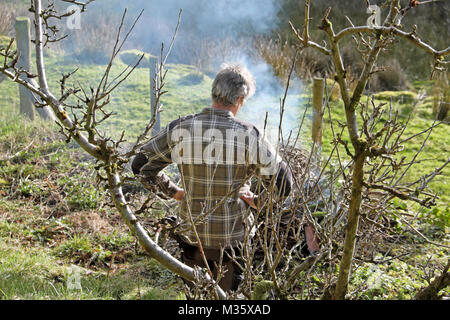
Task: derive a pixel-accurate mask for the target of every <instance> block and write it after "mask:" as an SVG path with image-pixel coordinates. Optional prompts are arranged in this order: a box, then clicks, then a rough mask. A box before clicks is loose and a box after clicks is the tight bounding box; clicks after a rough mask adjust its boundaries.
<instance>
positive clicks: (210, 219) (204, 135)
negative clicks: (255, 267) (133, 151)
mask: <svg viewBox="0 0 450 320" xmlns="http://www.w3.org/2000/svg"><path fill="white" fill-rule="evenodd" d="M142 151H143V154H145V158H146V159H145V160H142V161H140V164H141V165H140V166H139V165H138V164H137V163H136V162H137V161H135V162H134V163H133V165H134V167H133V170H134V171H135V173H136V172H138V171H140V173H141V175H142V179H143V180H145V179H146V177H147V178H152V177H155V176H156V173H157V172H159V171H160V170H161V169H162V168H164V167H165V166H167V165H168V164H169V163H171V162H175V163H177V165H178V169H179V171H180V174H181V180H182V181H181V183H182V185H183V187H184V188H185V192H186V193H185V196H184V198H183V199H182V201H181V208H180V215H179V217H180V218H181V221H183V222H185V223H186V224H187V225H189V224H190V222H191V217H192V220H193V221H194V222H195V227H196V231H197V233H198V235H199V238H200V240H201V242H202V246H204V247H206V248H220V247H221V246H222V247H228V246H235V245H236V241H242V240H243V239H244V236H245V232H246V231H245V230H247V232H248V231H249V229H246V228H245V224H247V225H249V224H251V221H252V218H253V217H252V214H251V212H250V210H249V206H248V205H247V204H246V203H245V202H244V201H243V200H242V199H241V198H240V195H242V194H244V193H245V192H247V191H248V190H249V188H250V178H251V177H252V176H254V175H260V176H261V174H262V178H263V180H265V181H266V183H267V182H268V181H270V179H271V178H272V177H273V175H274V174H276V173H277V170H279V169H280V167H279V166H277V165H279V164H280V161H281V159H280V158H279V157H277V155H276V153H275V151H274V149H273V148H272V147H271V146H270V144H269V143H268V142H267V141H266V140H265V139H264V138H263V137H262V136H261V134H260V133H259V131H258V129H256V128H255V127H254V126H253V125H251V124H250V123H247V122H244V121H241V120H239V119H237V118H235V117H234V115H233V113H232V112H230V111H227V110H219V109H215V108H205V109H203V111H202V112H201V113H198V114H195V115H191V116H187V117H183V118H180V119H178V120H174V121H172V122H171V123H170V124H169V125H168V126H167V127H166V128H165V129H163V130H162V131H161V132H160V133H159V134H158V135H157V136H155V137H154V138H153V139H152V140H151V141H150V142H149V143H147V144H146V145H145V146H144V147H143V149H142ZM144 162H145V163H144ZM139 167H140V168H139ZM281 167H282V169H283V170H282V171H285V170H286V167H285V165H284V166H281ZM139 169H140V170H139ZM261 169H263V170H261ZM282 173H283V176H284V172H282ZM158 180H159V181H157V182H156V183H157V184H159V185H162V189H163V191H165V192H166V193H169V194H170V189H171V187H172V186H171V182H170V180H169V179H167V177H165V176H161V174H159V179H158ZM153 183H155V182H153ZM144 184H145V183H144ZM289 189H290V188H289ZM186 229H189V227H187V228H186ZM181 236H182V237H183V239H184V240H186V241H187V242H188V243H191V244H195V243H196V242H197V241H196V237H195V233H194V232H193V230H190V231H187V232H185V233H183V234H182V235H181Z"/></svg>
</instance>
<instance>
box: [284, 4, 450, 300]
mask: <svg viewBox="0 0 450 320" xmlns="http://www.w3.org/2000/svg"><path fill="white" fill-rule="evenodd" d="M310 2H311V1H310V0H306V1H305V19H304V26H303V30H302V32H300V31H298V30H297V29H296V28H295V27H294V26H293V25H292V24H291V28H292V30H293V32H294V33H295V35H296V36H297V38H298V40H299V45H300V46H301V47H302V48H306V47H312V48H314V49H316V50H318V51H320V52H321V53H323V54H325V55H327V56H330V57H331V58H332V63H333V66H334V69H335V81H336V82H337V84H338V85H339V89H340V93H341V98H342V101H343V102H344V109H345V116H346V124H345V125H346V128H347V130H348V134H349V137H350V142H351V146H352V148H353V150H354V151H353V152H351V151H350V149H349V148H348V145H347V142H346V141H340V143H342V144H344V146H345V148H346V150H347V152H348V154H349V155H350V156H351V159H352V161H353V164H352V166H353V167H352V179H351V184H350V185H349V188H351V196H350V202H349V207H348V213H347V214H348V221H347V224H346V232H345V243H344V252H343V254H342V259H341V262H340V268H339V277H338V280H337V283H336V289H335V291H334V293H333V298H334V299H344V297H345V295H346V293H347V288H348V281H349V276H350V270H351V265H352V260H353V253H354V248H355V241H356V233H357V230H358V225H359V220H360V216H361V204H362V200H363V190H364V189H369V190H383V191H385V192H387V193H389V194H391V195H392V196H394V197H399V198H401V199H404V200H406V199H408V200H413V201H416V202H418V203H420V204H421V205H424V206H429V205H432V202H433V197H429V196H427V197H426V198H425V199H423V200H420V199H419V198H418V195H419V194H420V193H421V191H423V189H424V188H425V185H423V186H422V187H421V188H418V189H416V190H415V191H414V190H411V189H408V188H406V187H403V188H402V187H401V186H400V185H399V183H400V181H401V178H402V177H403V176H404V174H405V173H406V171H407V170H408V169H409V168H410V167H411V165H412V163H411V164H409V166H408V167H407V169H406V170H404V171H403V173H401V174H400V177H399V178H398V179H397V180H395V179H394V177H395V175H394V177H392V178H391V179H386V178H378V179H377V178H375V176H374V175H372V174H371V175H370V177H369V179H367V176H366V175H365V170H367V163H368V162H370V161H371V160H370V159H374V158H379V157H382V158H384V159H385V160H383V163H384V162H385V161H391V164H392V170H393V171H391V172H396V171H398V170H395V169H396V168H395V166H397V167H398V166H399V163H395V160H393V159H392V158H390V157H391V156H392V154H393V153H396V150H395V147H398V146H396V145H390V144H388V143H387V141H388V140H389V139H387V137H389V136H392V134H394V133H395V132H399V131H400V130H402V129H401V128H399V127H397V128H396V126H395V125H393V122H391V123H387V124H386V125H385V126H383V127H382V128H381V129H380V130H378V131H372V130H373V129H374V127H375V124H376V121H375V120H376V118H377V115H379V114H380V112H381V108H382V106H378V107H375V106H374V109H373V110H374V111H373V112H372V114H371V115H368V114H365V112H366V111H365V110H364V105H363V104H362V103H361V97H362V95H363V93H364V90H365V88H366V85H367V82H368V79H369V77H370V76H371V75H372V74H373V73H374V72H377V66H376V62H377V58H378V56H379V54H380V52H381V51H383V50H385V49H387V48H388V47H389V45H391V44H392V42H393V41H394V40H395V39H396V38H404V39H406V40H408V41H409V42H410V43H411V44H413V45H415V46H417V47H419V48H421V49H423V50H424V51H426V52H427V53H429V54H430V55H431V56H432V58H433V59H434V68H433V70H432V73H434V72H435V71H439V70H442V68H443V67H444V66H445V65H446V64H448V61H445V57H446V56H448V55H449V54H450V47H448V48H446V49H443V50H435V49H434V48H432V47H431V46H430V45H429V44H427V43H426V42H424V41H423V40H422V39H420V37H419V36H418V35H417V33H416V28H414V30H412V31H410V32H407V31H404V30H402V29H401V22H402V19H403V18H404V16H405V15H406V14H407V12H408V11H409V10H410V9H412V8H414V7H415V6H417V5H420V4H426V3H429V2H430V1H424V2H422V3H421V2H419V1H409V3H408V5H407V6H406V7H404V8H402V7H401V5H400V1H399V0H390V1H386V6H388V14H387V16H386V18H385V20H384V22H383V23H382V25H371V26H369V25H365V26H354V25H353V24H352V22H351V21H350V19H349V23H350V24H351V26H350V27H348V28H345V29H343V30H341V31H339V32H337V33H336V32H335V30H334V29H333V25H332V23H331V21H330V19H329V14H330V12H331V7H330V8H328V10H327V11H326V12H325V15H324V17H323V19H322V22H321V25H320V26H319V29H321V30H323V31H324V32H325V33H326V35H327V43H326V44H325V45H322V44H318V43H316V42H314V41H312V40H311V39H310V36H309V28H310V18H309V9H310ZM367 4H368V5H369V1H367ZM347 36H352V37H353V38H354V40H355V44H356V49H357V50H358V51H359V52H360V53H361V57H362V59H363V61H364V68H363V70H362V71H361V74H360V75H359V79H358V82H357V85H356V87H355V89H354V91H353V92H350V88H349V83H348V82H347V79H346V69H345V65H344V64H343V59H342V55H341V51H340V47H339V42H340V41H341V40H342V39H343V38H344V37H347ZM358 109H360V110H361V109H362V110H361V111H360V116H359V115H358ZM358 120H362V122H363V127H362V130H361V129H360V125H359V124H358ZM383 140H384V141H383ZM368 159H369V161H368ZM447 163H448V161H447V162H446V164H447ZM394 180H395V181H394ZM375 181H380V182H381V181H382V182H383V183H375Z"/></svg>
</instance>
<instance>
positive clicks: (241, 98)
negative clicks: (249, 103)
mask: <svg viewBox="0 0 450 320" xmlns="http://www.w3.org/2000/svg"><path fill="white" fill-rule="evenodd" d="M237 103H238V105H239V106H242V105H243V104H244V97H243V96H240V97H238V99H237Z"/></svg>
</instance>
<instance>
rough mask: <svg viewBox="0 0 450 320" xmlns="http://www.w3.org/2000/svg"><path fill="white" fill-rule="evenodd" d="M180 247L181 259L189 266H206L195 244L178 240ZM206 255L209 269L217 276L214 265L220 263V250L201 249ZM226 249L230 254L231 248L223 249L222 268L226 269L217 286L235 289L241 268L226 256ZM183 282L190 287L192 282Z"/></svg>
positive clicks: (238, 281)
mask: <svg viewBox="0 0 450 320" xmlns="http://www.w3.org/2000/svg"><path fill="white" fill-rule="evenodd" d="M179 243H180V247H181V249H182V250H183V253H182V254H181V260H182V261H183V263H185V264H187V265H188V266H189V267H194V266H199V267H201V268H206V266H205V263H204V261H203V258H202V254H201V252H200V249H199V248H198V247H196V246H192V245H190V244H188V243H186V242H183V241H179ZM203 251H204V253H205V257H206V261H207V262H208V266H209V269H210V270H211V272H212V273H213V276H214V278H216V277H217V269H216V267H215V265H217V266H219V263H220V250H219V249H203ZM226 251H228V253H229V254H230V256H231V250H229V249H226V250H224V253H223V257H222V268H223V267H224V268H225V269H226V272H225V274H224V275H223V277H222V278H221V280H220V281H219V286H220V287H221V288H222V289H223V290H225V291H229V290H233V291H236V290H237V288H238V286H239V283H240V281H241V280H240V276H241V274H242V272H241V270H240V269H239V267H238V266H236V265H235V263H234V262H233V261H232V260H231V259H230V258H229V257H228V255H227V254H226V253H225V252H226ZM185 283H186V284H187V285H188V286H190V287H192V283H191V282H190V281H186V280H185Z"/></svg>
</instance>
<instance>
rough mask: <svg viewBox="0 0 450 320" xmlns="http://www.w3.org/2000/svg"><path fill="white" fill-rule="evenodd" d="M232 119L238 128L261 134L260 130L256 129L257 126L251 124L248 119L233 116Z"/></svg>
mask: <svg viewBox="0 0 450 320" xmlns="http://www.w3.org/2000/svg"><path fill="white" fill-rule="evenodd" d="M233 120H234V122H235V123H236V124H237V126H238V127H239V128H240V129H243V130H245V131H249V132H252V133H254V134H255V135H256V136H257V137H259V136H260V135H261V134H260V131H259V130H258V128H257V127H256V126H255V125H254V124H252V123H251V122H248V121H245V120H242V119H238V118H234V119H233Z"/></svg>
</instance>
